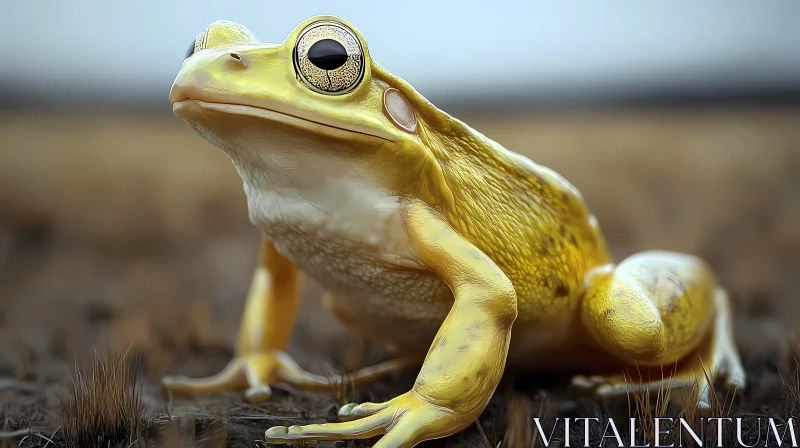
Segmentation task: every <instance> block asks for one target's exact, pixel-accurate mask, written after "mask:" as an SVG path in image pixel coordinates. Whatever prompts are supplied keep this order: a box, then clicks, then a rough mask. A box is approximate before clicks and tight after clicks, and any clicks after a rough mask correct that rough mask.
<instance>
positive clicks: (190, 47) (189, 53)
mask: <svg viewBox="0 0 800 448" xmlns="http://www.w3.org/2000/svg"><path fill="white" fill-rule="evenodd" d="M193 54H194V41H192V44H191V45H189V49H188V50H187V51H186V57H187V58H188V57H189V56H191V55H193Z"/></svg>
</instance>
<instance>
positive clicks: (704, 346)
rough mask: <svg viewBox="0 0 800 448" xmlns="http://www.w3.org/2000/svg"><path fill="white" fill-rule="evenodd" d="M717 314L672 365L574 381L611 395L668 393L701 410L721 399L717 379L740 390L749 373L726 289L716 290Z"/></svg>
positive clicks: (599, 393)
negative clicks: (698, 339) (705, 332)
mask: <svg viewBox="0 0 800 448" xmlns="http://www.w3.org/2000/svg"><path fill="white" fill-rule="evenodd" d="M715 295H716V297H715V302H716V309H717V315H716V318H715V325H714V328H713V329H712V331H711V332H709V334H708V336H706V338H705V339H704V340H703V341H702V342H701V343H700V345H699V346H698V347H697V348H696V349H695V351H694V352H692V353H691V354H689V355H688V356H686V357H685V358H684V359H683V360H681V361H679V362H678V363H676V364H675V365H672V366H663V367H660V368H659V367H656V368H653V367H650V368H644V367H642V368H636V367H628V369H627V372H625V373H624V374H620V375H608V376H602V375H593V376H583V375H577V376H575V377H573V378H572V385H573V386H574V387H576V388H577V389H580V390H584V391H588V392H593V393H594V394H595V396H597V397H598V398H607V397H615V396H621V395H626V394H628V393H636V392H643V391H649V392H653V393H666V391H669V397H670V398H671V399H673V400H675V401H679V402H681V403H683V405H684V406H689V405H694V406H697V407H698V408H699V409H700V410H701V411H707V410H709V409H710V408H711V404H712V401H714V400H717V398H716V394H715V393H714V390H713V385H714V383H715V382H716V381H717V380H719V379H721V380H723V382H724V384H725V386H726V388H727V389H728V392H729V393H739V392H741V391H742V390H744V387H745V380H746V378H745V373H744V368H743V367H742V362H741V360H740V359H739V354H738V353H737V351H736V347H735V345H734V341H733V336H732V334H731V332H730V309H729V307H728V297H727V294H726V293H725V291H724V290H722V289H717V290H716V294H715Z"/></svg>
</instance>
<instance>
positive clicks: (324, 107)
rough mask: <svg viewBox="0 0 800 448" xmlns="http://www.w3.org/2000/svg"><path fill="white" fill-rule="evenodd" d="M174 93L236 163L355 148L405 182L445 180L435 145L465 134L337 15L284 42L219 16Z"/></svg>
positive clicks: (348, 153)
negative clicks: (377, 59)
mask: <svg viewBox="0 0 800 448" xmlns="http://www.w3.org/2000/svg"><path fill="white" fill-rule="evenodd" d="M410 57H413V56H410ZM170 100H171V102H172V104H173V110H174V112H175V113H176V114H177V115H178V116H180V117H181V118H183V119H185V120H186V121H188V122H189V123H190V124H191V125H192V126H193V127H194V128H195V129H196V130H198V131H199V132H200V133H201V135H203V137H205V138H206V139H207V140H209V141H210V142H211V143H213V144H215V145H216V146H218V147H220V148H222V149H223V150H224V151H225V152H226V153H228V155H229V156H231V158H232V159H233V160H234V163H236V164H237V167H238V168H239V170H240V172H241V171H242V167H243V165H249V166H250V167H249V168H248V169H247V170H248V171H257V170H258V169H259V168H258V167H256V166H254V165H259V166H262V167H263V166H264V163H263V159H264V157H265V156H264V153H266V152H270V151H272V152H275V151H278V152H279V153H280V154H282V155H283V156H285V157H291V154H292V153H293V152H295V154H296V152H303V153H305V154H309V153H318V154H322V155H329V156H331V157H338V158H341V157H355V158H359V159H362V160H366V161H368V162H369V163H370V164H371V165H372V166H374V167H376V168H377V169H379V170H380V175H379V177H380V178H381V179H383V180H388V181H390V182H391V183H393V184H394V185H393V187H395V188H397V189H398V190H399V191H403V190H409V189H411V190H412V191H413V190H417V192H418V190H419V185H417V184H424V185H427V187H426V188H433V187H434V185H436V184H442V182H441V181H442V179H441V177H442V172H441V170H440V169H439V168H438V164H431V163H429V162H431V161H433V160H434V159H436V158H437V155H436V154H435V152H436V151H435V150H432V148H441V142H443V141H447V140H449V139H450V138H449V137H450V135H448V134H451V135H452V136H457V137H463V136H464V134H465V133H469V132H468V131H467V130H468V129H469V128H468V127H466V125H463V123H461V122H460V121H458V120H455V119H453V118H452V117H450V116H449V115H447V114H446V113H444V112H442V111H440V110H438V109H436V108H435V107H434V106H433V105H432V104H431V103H429V102H428V101H427V100H426V99H425V98H424V97H422V95H420V94H419V93H417V92H416V91H415V90H414V88H413V87H411V86H410V85H409V84H408V83H406V82H405V81H403V80H402V79H400V78H398V77H396V76H394V75H392V74H391V73H389V72H388V71H386V70H385V69H383V68H382V67H380V66H379V65H377V64H376V63H374V62H373V61H372V59H371V58H370V55H369V51H368V49H367V44H366V41H365V40H364V38H363V37H362V36H361V34H360V33H359V32H358V30H356V28H355V27H353V26H352V25H350V24H349V23H347V22H345V21H344V20H341V19H338V18H336V17H331V16H318V17H313V18H311V19H309V20H306V21H305V22H303V23H301V24H300V25H298V26H297V27H296V28H295V29H294V30H293V31H292V32H291V33H290V34H289V36H288V37H287V38H286V40H285V41H284V42H283V43H281V44H265V43H259V42H258V41H257V40H256V38H255V37H254V36H253V34H252V33H251V32H250V31H248V30H247V29H246V28H245V27H243V26H241V25H238V24H235V23H231V22H225V21H219V22H214V23H213V24H211V26H209V27H208V29H206V30H205V31H204V32H203V33H201V34H200V35H199V36H198V37H197V39H196V41H195V44H194V47H193V48H192V49H191V50H190V55H189V56H188V57H187V58H186V60H185V61H184V63H183V66H182V67H181V70H180V72H179V73H178V76H177V78H176V80H175V83H174V85H173V87H172V90H171V92H170ZM470 131H471V130H470ZM270 160H272V161H274V157H271V158H270ZM387 171H388V172H387ZM440 194H441V192H440ZM445 196H446V194H445Z"/></svg>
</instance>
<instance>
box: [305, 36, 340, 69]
mask: <svg viewBox="0 0 800 448" xmlns="http://www.w3.org/2000/svg"><path fill="white" fill-rule="evenodd" d="M308 60H309V61H311V63H312V64H314V65H316V66H317V67H319V68H321V69H323V70H335V69H337V68H339V67H341V66H343V65H344V63H345V62H347V50H346V49H345V48H344V45H342V44H340V43H339V42H337V41H335V40H333V39H323V40H320V41H317V42H315V43H314V45H312V46H311V48H309V49H308Z"/></svg>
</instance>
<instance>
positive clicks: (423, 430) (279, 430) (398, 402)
mask: <svg viewBox="0 0 800 448" xmlns="http://www.w3.org/2000/svg"><path fill="white" fill-rule="evenodd" d="M339 417H340V418H341V419H342V420H344V422H343V423H324V424H319V425H305V426H290V427H288V428H287V427H285V426H275V427H273V428H270V429H268V430H267V432H266V433H265V434H264V436H265V437H266V440H267V442H268V443H292V442H298V441H304V440H342V439H366V438H370V437H375V436H378V435H381V434H385V435H384V436H383V437H381V439H380V440H379V441H378V442H377V443H376V444H375V445H374V447H375V448H389V447H392V448H394V447H411V446H414V445H416V444H417V443H420V442H422V441H425V440H430V439H435V438H438V437H444V436H446V435H449V434H452V433H454V432H455V431H458V430H460V429H462V428H464V427H466V426H468V425H470V424H471V423H472V422H473V421H474V420H475V416H470V415H464V414H459V413H456V412H454V411H452V410H450V409H448V408H446V407H444V406H440V405H436V404H433V403H431V402H429V401H427V400H426V399H425V398H423V397H422V396H421V395H419V394H417V393H416V392H414V391H411V392H407V393H405V394H403V395H400V396H399V397H396V398H394V399H392V400H390V401H387V402H384V403H362V404H359V405H357V404H355V403H351V404H347V405H344V406H342V408H341V409H340V410H339Z"/></svg>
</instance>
